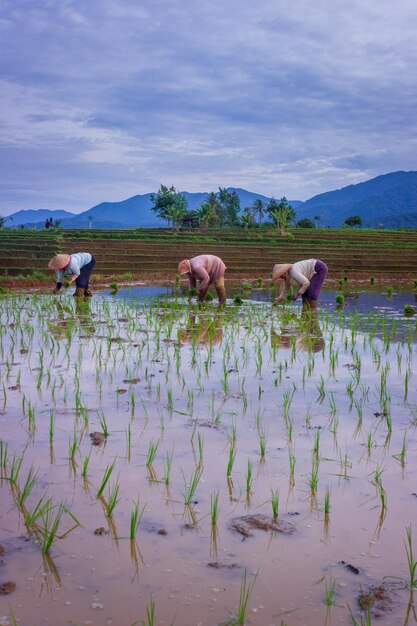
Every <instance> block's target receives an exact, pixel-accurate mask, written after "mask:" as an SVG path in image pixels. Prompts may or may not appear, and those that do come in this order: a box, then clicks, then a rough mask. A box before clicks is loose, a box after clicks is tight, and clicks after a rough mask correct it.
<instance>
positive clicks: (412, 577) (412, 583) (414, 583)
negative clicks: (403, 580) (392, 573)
mask: <svg viewBox="0 0 417 626" xmlns="http://www.w3.org/2000/svg"><path fill="white" fill-rule="evenodd" d="M405 533H406V541H405V542H404V545H405V551H406V555H407V564H408V575H409V578H408V586H409V588H410V589H417V576H416V570H417V561H416V560H415V559H414V554H413V537H412V528H411V524H410V525H409V526H406V528H405Z"/></svg>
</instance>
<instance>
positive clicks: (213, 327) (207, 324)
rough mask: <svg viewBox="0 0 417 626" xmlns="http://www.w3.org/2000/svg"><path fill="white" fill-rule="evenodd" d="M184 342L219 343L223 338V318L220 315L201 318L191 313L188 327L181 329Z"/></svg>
mask: <svg viewBox="0 0 417 626" xmlns="http://www.w3.org/2000/svg"><path fill="white" fill-rule="evenodd" d="M180 338H181V341H182V343H204V344H214V345H216V344H218V343H220V342H221V340H222V339H223V328H222V320H221V318H220V317H214V318H206V317H204V318H201V319H199V320H197V318H196V316H195V315H190V316H189V318H188V322H187V328H185V329H183V330H181V331H180Z"/></svg>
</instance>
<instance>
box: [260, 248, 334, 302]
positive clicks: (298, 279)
mask: <svg viewBox="0 0 417 626" xmlns="http://www.w3.org/2000/svg"><path fill="white" fill-rule="evenodd" d="M327 272H328V267H327V265H326V263H324V261H321V260H320V259H306V260H304V261H297V263H294V264H291V263H280V264H277V265H274V267H273V269H272V281H273V282H275V281H277V280H279V279H281V280H282V281H283V288H282V290H281V293H280V294H279V296H278V298H276V299H275V303H274V304H277V303H279V302H284V300H285V299H286V297H287V295H288V292H289V290H290V287H294V288H295V290H296V291H295V294H294V296H293V300H297V298H298V297H299V296H301V297H302V299H303V310H304V311H311V312H312V313H315V312H316V311H317V301H318V299H319V295H320V290H321V288H322V286H323V283H324V281H325V279H326V276H327Z"/></svg>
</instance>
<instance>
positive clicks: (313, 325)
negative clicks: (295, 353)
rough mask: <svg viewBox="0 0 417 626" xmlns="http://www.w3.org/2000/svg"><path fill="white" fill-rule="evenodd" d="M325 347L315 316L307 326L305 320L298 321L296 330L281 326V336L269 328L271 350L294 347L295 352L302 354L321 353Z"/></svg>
mask: <svg viewBox="0 0 417 626" xmlns="http://www.w3.org/2000/svg"><path fill="white" fill-rule="evenodd" d="M325 345H326V342H325V341H324V338H323V335H322V332H321V328H320V326H319V323H318V321H317V318H316V317H315V316H314V318H312V319H311V321H309V322H308V323H307V324H306V322H305V318H304V319H300V324H299V326H298V327H297V328H295V327H291V326H283V328H282V330H281V334H278V333H277V332H276V331H275V330H274V329H273V328H271V346H272V347H273V348H283V349H288V348H292V347H293V346H295V347H296V349H297V350H303V351H304V352H321V351H322V350H324V347H325Z"/></svg>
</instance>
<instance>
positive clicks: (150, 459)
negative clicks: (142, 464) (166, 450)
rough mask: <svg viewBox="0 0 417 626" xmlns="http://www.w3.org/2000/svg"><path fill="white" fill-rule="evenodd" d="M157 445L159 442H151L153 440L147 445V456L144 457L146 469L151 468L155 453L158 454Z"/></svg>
mask: <svg viewBox="0 0 417 626" xmlns="http://www.w3.org/2000/svg"><path fill="white" fill-rule="evenodd" d="M159 444H160V441H157V442H155V441H153V439H151V440H150V442H149V445H148V454H147V457H146V467H151V465H152V464H153V462H154V460H155V457H156V453H157V452H158V448H159Z"/></svg>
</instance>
